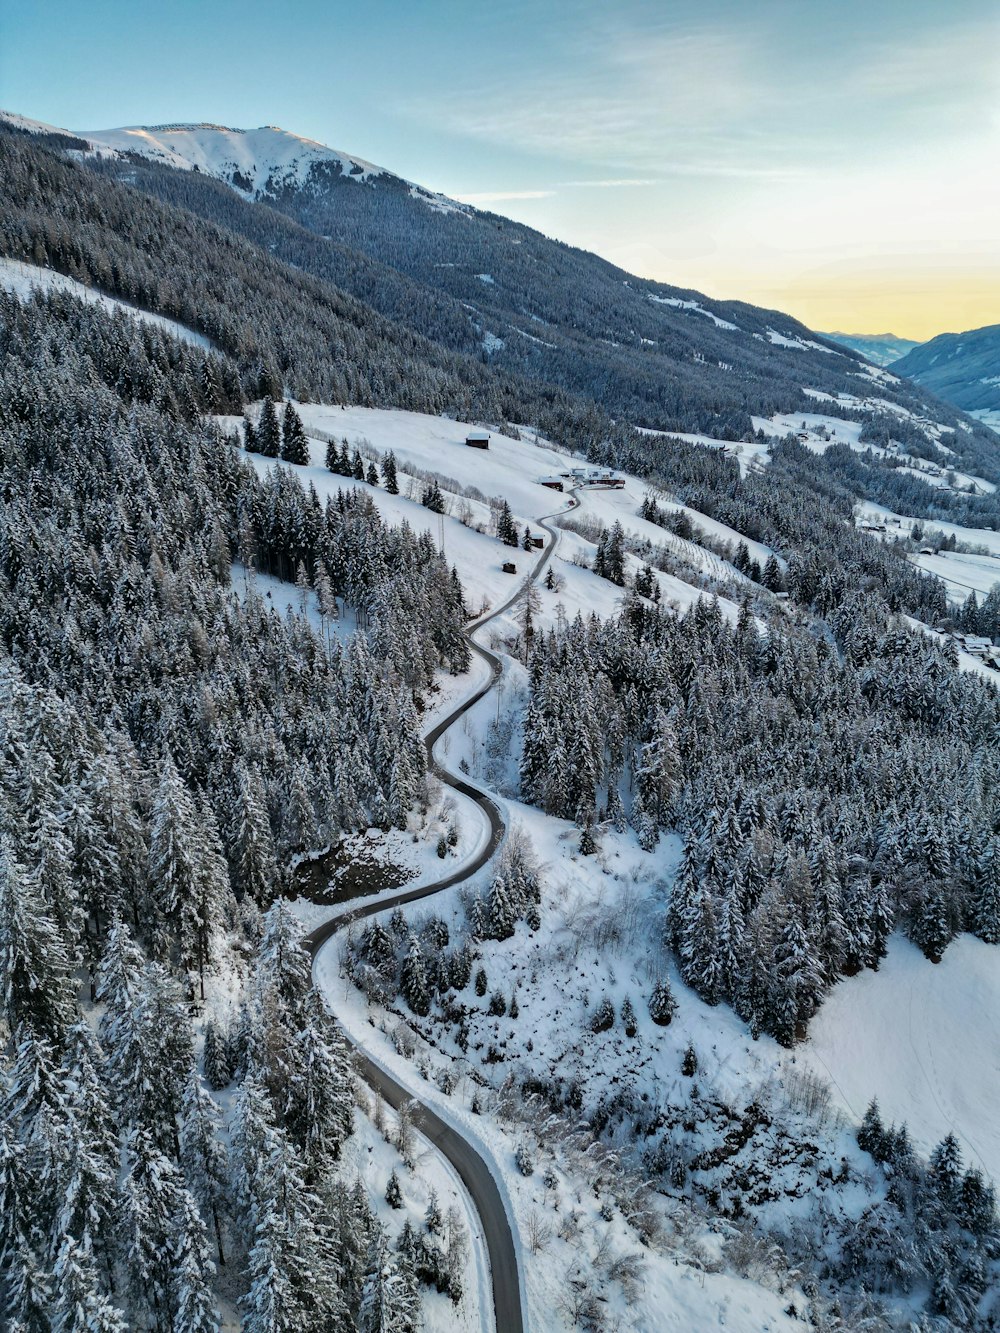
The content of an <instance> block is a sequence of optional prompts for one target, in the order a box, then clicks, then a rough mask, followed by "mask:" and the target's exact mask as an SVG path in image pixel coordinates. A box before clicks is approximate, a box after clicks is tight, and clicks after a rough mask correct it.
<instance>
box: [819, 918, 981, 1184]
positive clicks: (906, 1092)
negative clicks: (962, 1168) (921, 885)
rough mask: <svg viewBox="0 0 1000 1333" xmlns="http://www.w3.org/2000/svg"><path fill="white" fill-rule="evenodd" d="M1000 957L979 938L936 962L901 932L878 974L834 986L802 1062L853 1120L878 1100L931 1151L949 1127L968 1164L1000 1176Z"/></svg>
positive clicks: (957, 944) (887, 1116)
mask: <svg viewBox="0 0 1000 1333" xmlns="http://www.w3.org/2000/svg"><path fill="white" fill-rule="evenodd" d="M998 1013H1000V955H998V953H997V949H996V947H995V946H993V945H989V944H984V943H983V941H982V940H978V939H976V938H975V936H972V935H959V937H958V938H957V939H956V940H954V941H952V943H951V944H950V945H949V946H948V949H947V950H946V952H945V955H944V957H943V958H942V960H941V962H940V963H938V964H937V965H936V966H935V965H934V964H931V963H929V962H928V961H927V959H926V958H925V957H924V956H923V954H922V953H921V952H920V951H919V950H918V949H917V948H916V947H915V946H914V945H913V944H911V943H910V942H909V941H908V940H906V939H904V938H903V937H902V936H900V935H896V936H894V937H893V939H892V942H891V945H890V948H889V956H888V957H887V958H886V959H885V961H884V962H883V964H882V966H881V967H880V968H879V970H878V972H861V973H859V974H858V975H857V976H856V977H850V978H847V979H846V980H843V981H841V982H840V983H839V984H838V985H837V986H835V987H834V988H833V990H832V991H831V993H830V995H829V996H828V998H827V999H826V1001H825V1003H824V1005H823V1008H822V1009H821V1010H820V1012H819V1014H818V1016H817V1017H816V1019H815V1020H814V1021H813V1024H812V1027H811V1028H810V1033H809V1039H808V1041H807V1042H805V1044H804V1045H803V1046H802V1047H801V1048H800V1050H801V1053H802V1056H803V1057H804V1058H805V1059H807V1060H809V1061H811V1062H812V1063H813V1064H814V1065H815V1067H816V1069H817V1070H818V1071H819V1072H820V1073H822V1074H823V1075H824V1076H825V1077H826V1078H828V1079H829V1080H830V1083H831V1085H832V1087H833V1091H834V1096H835V1097H836V1098H837V1100H838V1101H839V1102H840V1103H841V1104H842V1105H843V1106H844V1108H845V1109H846V1110H847V1111H848V1113H849V1114H850V1115H851V1117H852V1118H853V1119H860V1117H861V1116H862V1115H863V1114H864V1111H865V1108H866V1106H867V1105H868V1103H869V1101H870V1100H871V1099H872V1097H878V1100H879V1106H880V1107H881V1109H882V1116H883V1119H884V1120H885V1121H887V1122H888V1121H890V1120H894V1121H896V1123H897V1124H899V1123H900V1122H902V1121H904V1120H905V1121H906V1123H907V1125H908V1126H909V1128H910V1132H911V1134H912V1136H913V1139H914V1141H915V1144H916V1146H917V1148H918V1149H919V1150H920V1151H921V1152H924V1153H927V1152H929V1151H930V1149H932V1148H933V1147H934V1145H935V1144H936V1143H938V1142H940V1140H941V1139H943V1138H944V1136H945V1135H946V1134H947V1133H948V1131H949V1130H952V1131H954V1133H955V1134H956V1135H957V1137H958V1138H959V1139H960V1140H961V1142H962V1147H963V1150H964V1152H965V1156H966V1159H967V1161H968V1163H969V1165H978V1166H980V1167H982V1169H983V1170H984V1171H985V1172H986V1173H987V1174H988V1175H989V1176H991V1177H992V1178H993V1179H994V1180H1000V1119H998V1117H997V1115H996V1108H997V1106H1000V1044H998V1042H997V1033H996V1022H997V1014H998Z"/></svg>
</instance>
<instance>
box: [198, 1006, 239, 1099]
mask: <svg viewBox="0 0 1000 1333" xmlns="http://www.w3.org/2000/svg"><path fill="white" fill-rule="evenodd" d="M202 1063H203V1067H204V1070H205V1082H206V1083H207V1084H208V1086H209V1087H210V1088H211V1089H212V1091H213V1092H221V1091H222V1089H223V1088H228V1087H229V1085H230V1083H231V1082H232V1081H233V1073H234V1070H233V1065H232V1059H231V1052H230V1046H229V1042H228V1040H227V1039H226V1035H225V1033H223V1031H222V1029H221V1028H220V1027H219V1025H218V1024H217V1023H215V1022H214V1021H213V1020H212V1019H209V1021H208V1022H207V1023H206V1024H205V1044H204V1050H203V1058H202Z"/></svg>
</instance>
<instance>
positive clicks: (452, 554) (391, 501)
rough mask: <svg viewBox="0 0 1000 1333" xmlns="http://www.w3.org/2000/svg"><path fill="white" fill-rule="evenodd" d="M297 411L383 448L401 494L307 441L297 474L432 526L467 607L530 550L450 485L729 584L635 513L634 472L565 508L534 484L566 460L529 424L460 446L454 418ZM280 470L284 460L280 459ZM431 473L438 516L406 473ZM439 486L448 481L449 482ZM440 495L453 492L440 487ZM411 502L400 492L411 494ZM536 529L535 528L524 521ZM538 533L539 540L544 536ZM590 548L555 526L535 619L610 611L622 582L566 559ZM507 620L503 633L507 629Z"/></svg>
mask: <svg viewBox="0 0 1000 1333" xmlns="http://www.w3.org/2000/svg"><path fill="white" fill-rule="evenodd" d="M297 406H298V411H299V414H300V416H301V417H302V420H303V422H304V424H305V427H306V430H307V431H308V432H319V433H321V435H322V436H323V437H326V436H333V437H335V438H336V439H337V440H341V439H346V440H347V441H348V443H349V445H350V446H351V447H352V448H353V447H354V446H355V445H359V446H361V447H362V452H363V451H364V448H365V447H366V446H370V447H371V448H373V449H375V450H376V451H377V452H378V454H379V455H384V454H385V453H387V452H388V451H389V450H392V451H393V452H394V453H395V455H396V461H397V466H398V468H399V470H400V474H401V475H400V494H399V495H398V496H390V495H387V494H386V492H385V491H384V490H382V489H381V488H378V487H369V486H367V485H366V484H365V483H363V482H356V481H354V480H352V479H350V478H345V477H340V476H336V475H334V474H333V473H330V472H328V471H327V470H326V469H325V467H324V466H323V460H324V456H325V451H326V445H325V444H324V443H322V441H321V440H319V439H315V438H314V439H311V440H310V452H311V457H312V464H313V466H312V467H310V468H308V469H304V468H300V469H297V470H298V471H299V472H301V473H303V477H302V480H303V481H304V482H309V483H312V484H313V485H314V486H315V487H316V490H317V492H318V494H319V495H320V497H321V498H325V497H326V496H327V495H331V494H332V495H335V494H336V492H337V490H339V489H350V488H353V487H360V486H363V487H364V488H365V489H366V490H367V491H368V493H369V494H370V495H371V497H372V499H373V500H374V501H375V503H376V504H377V505H378V507H379V509H380V510H381V512H382V513H383V514H384V515H385V516H386V518H387V519H388V520H389V521H391V522H394V523H398V522H400V521H402V520H404V519H405V521H406V522H408V523H409V524H410V526H411V527H412V528H413V529H414V530H415V531H426V532H430V533H431V535H432V536H433V537H434V539H435V542H437V543H439V542H440V540H441V535H442V532H443V534H444V543H445V554H446V555H447V557H448V559H449V561H452V562H454V563H455V564H456V565H457V567H458V570H459V574H460V575H461V578H462V581H463V584H464V585H465V587H466V589H467V593H468V596H469V602H470V605H471V606H472V607H473V608H474V609H475V610H476V611H478V610H479V609H480V607H482V606H484V605H487V604H488V605H496V603H497V602H500V601H503V600H505V599H506V597H509V596H510V594H511V592H513V591H514V588H515V587H516V586H517V583H516V581H515V580H512V579H511V577H510V575H507V574H504V573H503V572H502V570H501V566H502V564H503V563H504V562H505V561H507V560H512V561H513V562H514V563H515V564H516V566H517V579H520V578H521V577H523V575H524V573H526V571H527V570H528V568H529V563H530V561H531V560H532V559H533V557H529V556H528V555H527V553H526V552H524V551H521V550H517V551H513V550H512V549H511V548H510V547H505V546H503V545H502V544H501V543H500V542H498V541H497V540H496V539H495V538H493V537H491V536H488V535H487V534H486V532H485V531H484V532H477V531H475V530H474V529H473V528H470V527H469V526H466V525H464V524H463V523H462V522H460V521H459V515H464V516H465V517H466V519H467V520H468V521H469V522H471V523H472V524H473V525H474V526H475V525H478V526H479V527H482V528H484V529H486V530H487V531H488V530H489V525H490V522H491V517H492V515H491V511H490V508H489V506H488V504H486V503H484V502H483V498H477V497H470V496H461V495H458V494H456V493H455V492H456V491H457V489H460V488H469V489H474V490H475V492H476V493H477V496H481V497H484V498H486V499H488V498H489V497H501V498H503V499H506V500H507V502H508V503H509V504H510V507H511V509H512V511H513V514H514V517H515V519H516V520H517V523H518V528H519V530H523V528H524V526H525V525H526V524H527V525H528V526H529V527H530V526H531V523H532V521H533V520H535V519H537V518H538V517H539V516H542V515H545V514H554V513H555V514H559V513H563V514H567V515H572V516H573V517H588V518H594V519H597V520H598V521H599V522H601V523H603V524H604V525H605V526H610V525H611V524H612V523H614V522H615V521H616V520H617V521H618V522H620V523H621V525H622V527H623V528H624V530H625V532H626V534H628V535H631V536H633V537H636V538H643V539H648V540H650V541H651V542H652V543H653V544H654V545H656V546H661V547H665V548H667V549H668V550H669V551H670V552H671V553H672V554H673V555H675V556H676V557H677V558H678V559H680V560H682V561H686V562H687V563H688V564H690V565H691V566H692V567H693V568H694V569H695V570H698V571H700V572H701V573H703V574H706V575H708V576H710V577H713V578H729V579H734V580H736V581H739V579H740V575H738V574H737V573H736V571H735V570H734V569H733V568H732V567H731V566H730V565H729V564H728V563H727V562H726V561H724V560H721V559H720V558H719V557H718V556H717V555H715V554H714V553H713V552H711V551H708V550H706V549H705V548H704V547H701V546H698V545H697V544H696V543H694V542H687V541H683V540H682V539H681V538H679V537H675V536H674V535H673V534H672V533H670V532H668V531H667V530H666V529H664V528H660V527H658V526H657V525H656V524H653V523H648V522H646V521H645V520H644V519H642V518H640V517H639V507H640V505H641V504H642V500H643V497H644V496H645V495H646V493H647V491H649V490H650V487H649V486H648V485H647V483H645V482H643V481H640V480H639V479H638V478H634V477H630V476H628V475H627V474H624V473H621V474H619V475H620V476H622V477H624V480H625V486H624V487H623V489H621V490H589V489H588V490H586V491H584V492H581V493H580V495H579V500H578V503H577V505H576V506H570V505H569V503H568V497H566V496H564V495H561V494H560V493H559V492H558V491H552V490H549V489H548V488H546V487H544V486H542V485H541V484H540V483H539V481H538V480H537V479H538V478H539V477H542V476H548V475H550V474H551V473H553V472H558V471H565V470H566V468H567V465H568V464H569V462H570V461H571V460H570V458H569V456H568V455H567V454H565V453H563V452H560V451H559V450H557V449H556V448H554V447H553V445H552V444H551V443H550V442H548V441H546V440H542V439H539V438H538V437H536V436H535V435H534V433H533V432H530V431H528V430H527V429H525V428H522V429H521V435H522V438H521V439H520V440H513V439H510V438H508V437H507V436H505V435H501V434H499V433H498V432H496V431H493V432H492V433H491V436H490V447H489V449H487V450H480V449H470V448H467V447H466V445H465V438H466V435H467V434H468V432H469V430H470V429H474V428H475V427H476V426H477V424H478V423H474V422H471V423H470V422H461V421H452V420H450V419H449V418H446V417H433V416H427V415H423V414H421V413H417V412H404V411H400V410H395V409H381V408H363V407H347V408H341V407H338V406H330V405H327V404H319V403H301V404H298V405H297ZM221 420H222V421H223V423H224V424H225V425H226V426H227V428H228V429H230V430H235V429H236V424H237V419H236V418H234V417H223V418H221ZM250 458H251V462H252V463H253V465H254V466H255V467H256V468H257V469H258V470H260V471H261V472H266V471H267V470H269V469H270V468H271V467H274V466H276V464H275V463H273V462H272V461H271V460H268V459H263V458H261V457H260V456H259V455H250ZM281 466H284V465H281ZM420 472H428V473H430V472H433V473H435V474H437V475H438V477H439V479H440V484H441V486H442V489H443V490H444V491H445V493H446V502H447V512H446V514H445V515H443V516H442V515H437V514H433V513H431V512H430V511H429V510H427V509H425V508H424V507H423V506H422V505H421V504H420V503H419V496H420V491H421V490H422V485H423V484H422V482H419V481H412V480H410V478H411V477H412V476H413V474H414V473H420ZM449 482H450V483H451V485H450V486H449ZM449 492H451V493H450V494H449ZM411 493H412V496H413V498H409V497H410V496H411ZM653 493H654V495H655V496H656V499H657V503H659V504H660V505H661V506H662V507H663V508H664V509H667V510H675V511H676V510H680V509H682V508H683V509H685V510H686V512H687V513H688V514H689V515H690V517H691V520H692V522H693V523H694V525H695V526H696V528H700V529H701V530H702V531H703V532H704V533H705V534H706V535H708V536H710V537H712V538H714V539H716V540H718V541H723V542H729V543H732V544H734V545H735V544H737V543H739V542H740V541H746V545H747V549H748V551H749V553H750V555H751V557H752V558H753V559H755V560H757V561H759V562H760V563H761V564H763V563H764V562H765V561H766V560H767V558H768V556H769V555H770V554H771V551H770V548H769V547H767V546H764V545H763V544H762V543H760V542H756V541H753V540H750V539H749V538H744V537H743V536H742V534H741V533H739V532H737V531H736V530H735V529H734V528H730V527H728V526H727V525H726V524H724V523H721V522H719V521H718V520H717V519H714V518H710V517H708V516H707V515H705V514H702V513H700V512H699V511H697V510H695V509H691V508H690V506H682V505H680V504H678V503H677V502H676V501H674V500H672V499H671V497H670V496H668V495H666V494H665V493H662V492H656V491H654V492H653ZM532 530H533V531H535V532H538V535H542V534H541V533H540V531H539V530H538V529H537V528H534V529H532ZM546 540H548V539H547V538H546ZM593 554H594V550H593V547H592V546H591V545H590V544H589V543H587V542H586V541H585V540H584V539H583V538H580V537H578V536H576V535H575V534H573V533H570V532H564V533H562V535H561V537H560V543H559V549H558V552H557V556H556V560H555V569H556V571H557V572H558V573H559V574H561V575H562V576H563V578H564V580H565V586H564V587H563V588H562V589H561V590H560V591H559V592H558V593H550V592H547V591H545V590H544V589H543V590H541V591H542V605H543V609H542V617H541V624H542V625H543V626H548V625H550V624H553V623H554V618H555V616H556V608H557V607H558V606H559V605H560V604H562V606H563V608H564V610H565V612H566V614H567V615H568V616H570V617H572V616H573V615H575V613H576V612H577V611H578V610H579V611H582V612H583V614H584V615H586V614H589V612H590V611H592V610H593V611H596V612H597V613H598V614H599V615H612V614H614V613H615V612H616V610H617V608H618V606H619V603H620V600H621V597H622V589H621V588H619V587H617V586H616V585H615V584H612V583H608V582H607V581H606V580H605V579H601V578H597V577H596V576H595V575H593V574H592V573H589V572H588V571H586V570H582V569H580V568H578V567H577V566H576V565H574V564H573V563H572V561H573V558H574V556H585V557H586V558H587V559H588V560H592V559H593ZM629 562H630V568H638V564H637V562H636V561H635V559H634V557H631V556H630V557H629ZM657 577H658V579H659V583H660V587H661V591H662V593H663V595H664V596H665V597H666V598H667V600H668V603H669V604H672V605H674V606H675V607H677V608H679V609H680V608H684V607H687V606H689V605H691V604H693V603H694V602H695V601H697V599H698V597H699V596H702V595H704V594H703V593H702V591H701V589H700V588H699V587H697V586H694V585H692V584H688V583H686V582H683V580H682V579H680V578H675V577H673V576H671V575H668V574H664V573H658V574H657ZM721 606H722V609H723V612H724V613H725V614H726V615H731V616H735V615H736V614H738V608H737V607H736V605H735V603H733V602H731V601H728V600H726V599H722V601H721ZM506 628H508V629H510V630H511V632H513V630H512V625H507V626H506Z"/></svg>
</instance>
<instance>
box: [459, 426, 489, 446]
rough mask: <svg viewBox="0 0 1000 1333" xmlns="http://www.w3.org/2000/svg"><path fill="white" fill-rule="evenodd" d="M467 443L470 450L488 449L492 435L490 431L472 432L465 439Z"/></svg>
mask: <svg viewBox="0 0 1000 1333" xmlns="http://www.w3.org/2000/svg"><path fill="white" fill-rule="evenodd" d="M465 443H466V446H467V447H468V448H469V449H488V448H489V447H490V433H489V431H488V430H470V431H469V433H468V435H466V437H465Z"/></svg>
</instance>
